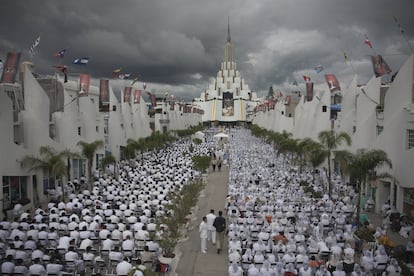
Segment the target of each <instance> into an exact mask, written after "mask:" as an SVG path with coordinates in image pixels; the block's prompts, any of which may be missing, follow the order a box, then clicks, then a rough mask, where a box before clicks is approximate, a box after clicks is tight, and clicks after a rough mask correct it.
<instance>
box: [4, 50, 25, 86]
mask: <svg viewBox="0 0 414 276" xmlns="http://www.w3.org/2000/svg"><path fill="white" fill-rule="evenodd" d="M20 56H21V53H15V52H13V53H8V54H7V59H6V64H5V65H4V66H3V74H2V77H1V82H4V83H14V82H15V80H16V74H17V67H18V66H19V62H20Z"/></svg>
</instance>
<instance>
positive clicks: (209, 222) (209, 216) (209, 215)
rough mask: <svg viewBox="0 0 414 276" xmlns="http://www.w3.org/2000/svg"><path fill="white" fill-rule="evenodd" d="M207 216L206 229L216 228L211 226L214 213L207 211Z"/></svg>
mask: <svg viewBox="0 0 414 276" xmlns="http://www.w3.org/2000/svg"><path fill="white" fill-rule="evenodd" d="M206 218H207V230H214V231H215V230H216V228H215V227H214V226H213V223H214V220H215V219H216V215H214V214H213V213H209V214H207V215H206Z"/></svg>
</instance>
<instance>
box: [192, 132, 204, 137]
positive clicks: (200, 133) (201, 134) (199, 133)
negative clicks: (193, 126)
mask: <svg viewBox="0 0 414 276" xmlns="http://www.w3.org/2000/svg"><path fill="white" fill-rule="evenodd" d="M194 135H196V136H201V137H204V135H205V134H204V133H203V132H202V131H197V132H196V133H194Z"/></svg>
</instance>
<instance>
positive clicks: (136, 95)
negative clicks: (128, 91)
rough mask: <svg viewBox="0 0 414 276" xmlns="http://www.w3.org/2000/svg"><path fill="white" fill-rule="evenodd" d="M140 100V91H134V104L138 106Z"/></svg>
mask: <svg viewBox="0 0 414 276" xmlns="http://www.w3.org/2000/svg"><path fill="white" fill-rule="evenodd" d="M140 99H141V90H139V89H135V93H134V104H139V102H140Z"/></svg>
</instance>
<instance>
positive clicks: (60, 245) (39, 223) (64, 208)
mask: <svg viewBox="0 0 414 276" xmlns="http://www.w3.org/2000/svg"><path fill="white" fill-rule="evenodd" d="M212 143H214V141H213V140H210V141H209V142H205V143H203V144H201V145H193V146H192V147H194V150H192V151H190V150H189V147H190V144H193V143H192V141H191V140H190V139H184V140H181V141H178V142H175V143H174V144H173V145H171V146H169V147H166V148H163V149H159V150H155V151H151V152H148V153H146V154H145V155H144V159H143V160H129V161H123V162H120V163H119V168H118V170H117V174H118V175H117V176H116V177H115V176H113V175H101V176H99V177H97V178H96V179H95V183H94V186H93V190H92V191H89V190H83V191H76V190H74V188H73V185H68V186H67V187H66V189H65V191H66V193H67V196H66V197H65V198H62V197H60V198H59V200H57V201H54V200H52V201H50V203H48V204H47V206H39V207H38V208H37V209H36V210H35V211H34V212H33V213H32V214H31V213H28V212H16V213H15V215H16V217H15V218H14V220H6V219H5V220H3V221H2V222H0V259H1V260H2V261H0V262H1V274H2V275H61V273H62V272H63V271H66V272H76V273H78V274H83V275H92V274H95V275H105V274H107V273H112V274H115V275H128V273H129V272H130V271H131V270H132V269H133V267H135V266H138V267H139V270H137V271H136V272H135V274H134V275H137V276H139V275H142V272H141V270H145V269H151V270H157V263H158V261H157V260H158V256H159V255H160V254H162V249H161V248H160V246H159V244H158V242H157V241H158V240H159V238H160V237H161V236H162V232H163V231H168V229H166V228H165V227H164V226H163V225H162V224H161V223H160V218H161V217H163V216H164V215H165V214H166V213H167V212H169V210H168V209H167V208H166V206H167V205H168V204H169V203H170V202H169V197H168V193H169V191H171V190H173V189H175V188H176V187H177V186H178V187H182V186H183V185H186V183H188V182H189V181H190V180H192V179H194V178H197V177H199V173H198V172H197V171H196V170H194V169H193V167H192V161H191V157H192V156H193V155H208V154H209V151H210V148H211V147H212V145H211V144H212ZM151 233H153V234H151ZM13 273H15V274H13ZM17 273H19V274H17Z"/></svg>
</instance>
